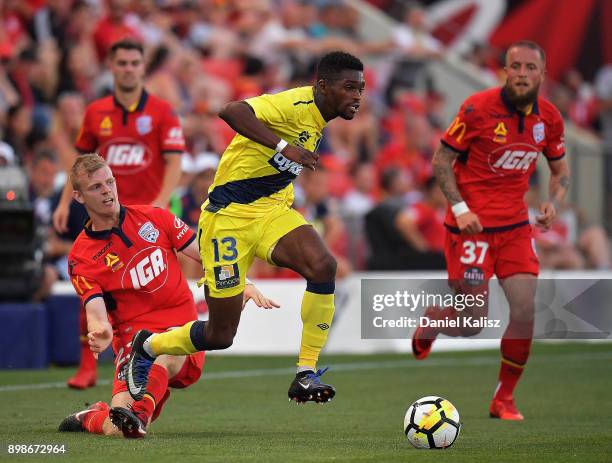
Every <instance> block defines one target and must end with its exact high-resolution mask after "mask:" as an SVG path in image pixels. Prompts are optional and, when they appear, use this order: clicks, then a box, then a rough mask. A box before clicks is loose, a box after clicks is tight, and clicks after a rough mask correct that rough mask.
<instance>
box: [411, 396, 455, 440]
mask: <svg viewBox="0 0 612 463" xmlns="http://www.w3.org/2000/svg"><path fill="white" fill-rule="evenodd" d="M459 431H461V422H460V421H459V412H458V411H457V409H456V408H455V406H454V405H453V404H452V403H450V402H449V401H448V400H446V399H444V398H442V397H437V396H427V397H423V398H421V399H419V400H417V401H416V402H415V403H413V404H412V405H411V406H410V407H408V410H407V411H406V415H405V416H404V433H405V434H406V438H407V439H408V442H410V443H411V444H412V445H413V446H415V447H416V448H418V449H445V448H448V447H450V446H451V445H453V443H454V442H455V441H456V440H457V437H459Z"/></svg>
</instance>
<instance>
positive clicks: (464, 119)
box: [440, 98, 482, 153]
mask: <svg viewBox="0 0 612 463" xmlns="http://www.w3.org/2000/svg"><path fill="white" fill-rule="evenodd" d="M479 112H480V110H479V109H478V108H477V107H476V105H475V104H474V102H473V101H472V100H471V98H468V99H467V100H465V101H464V102H463V104H462V105H461V108H459V112H458V113H457V116H456V117H455V118H454V119H453V121H452V122H451V124H450V125H449V127H448V129H446V132H444V135H443V136H442V139H441V140H440V141H441V142H442V144H444V145H446V146H448V147H450V148H451V149H453V150H454V151H457V152H459V153H467V152H468V150H469V148H470V145H471V144H472V142H473V141H474V139H475V138H476V137H477V136H478V134H479V133H480V128H481V127H482V124H481V123H480V115H479Z"/></svg>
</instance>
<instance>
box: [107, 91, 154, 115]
mask: <svg viewBox="0 0 612 463" xmlns="http://www.w3.org/2000/svg"><path fill="white" fill-rule="evenodd" d="M148 98H149V94H148V93H147V91H146V90H145V89H144V88H143V89H142V93H141V94H140V99H139V100H138V103H137V104H136V107H135V108H134V110H133V111H130V110H129V109H128V108H126V107H125V106H123V105H122V104H121V103H120V102H119V100H118V99H117V97H116V96H115V94H114V93H113V102H114V103H115V106H116V107H119V108H121V109H123V111H125V112H126V113H129V112H141V111H142V110H143V109H144V107H145V104H147V99H148Z"/></svg>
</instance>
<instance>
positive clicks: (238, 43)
mask: <svg viewBox="0 0 612 463" xmlns="http://www.w3.org/2000/svg"><path fill="white" fill-rule="evenodd" d="M371 3H374V4H376V3H377V2H375V1H372V2H371ZM378 3H380V2H378ZM383 3H384V2H383ZM404 3H405V4H404V5H403V6H404V8H403V9H402V12H401V13H400V12H398V11H395V14H396V15H397V17H398V18H400V19H401V21H400V22H398V25H397V26H396V27H395V29H394V30H393V33H392V38H391V39H389V40H384V41H372V40H370V41H367V40H365V39H364V38H363V37H361V35H360V32H359V27H358V26H359V20H360V18H359V14H358V12H357V11H356V10H355V9H353V8H352V7H350V6H349V5H347V4H345V3H343V2H342V1H341V0H311V1H304V0H276V1H273V0H0V139H1V140H2V141H0V166H1V165H18V166H22V167H23V168H24V169H25V170H26V171H27V172H28V175H29V179H30V199H31V201H32V203H33V204H34V207H35V211H36V214H37V217H38V218H39V220H40V222H41V224H42V226H45V227H47V229H48V241H47V245H46V246H45V252H46V255H47V258H48V259H49V260H53V259H58V258H61V256H63V255H65V254H66V253H67V251H68V249H69V246H70V243H69V242H66V241H65V240H62V239H58V237H57V236H55V234H54V233H53V231H52V229H51V227H50V222H51V214H52V212H53V208H54V205H55V204H56V203H57V199H58V191H59V188H61V187H62V186H63V184H64V182H65V181H66V176H65V171H66V169H67V168H68V167H69V166H66V165H65V164H66V162H64V160H66V159H70V157H71V156H70V153H71V152H72V150H73V149H74V148H73V143H74V140H75V138H76V135H77V133H78V131H79V128H80V125H81V121H82V117H83V114H84V109H85V106H86V104H87V103H88V102H90V101H91V100H93V99H95V98H98V97H100V96H102V95H105V94H107V93H108V92H111V91H112V78H111V76H110V73H109V72H108V70H107V68H106V66H105V57H106V54H107V50H108V48H109V46H110V45H111V44H112V43H113V42H115V41H116V40H119V39H121V38H124V37H133V38H137V39H138V40H140V41H142V42H143V43H144V45H145V48H146V59H147V78H146V89H147V91H148V92H150V93H153V94H155V95H157V96H159V97H161V98H163V99H165V100H167V101H168V102H170V103H171V105H172V106H173V107H174V109H175V110H176V112H177V113H178V114H179V116H180V118H181V122H182V126H183V130H184V134H185V137H186V140H187V143H188V150H187V151H188V152H187V153H185V155H184V159H183V171H184V174H183V178H182V180H181V185H180V188H179V189H178V190H177V191H176V193H175V196H174V198H173V200H172V203H171V209H172V211H173V212H174V213H175V214H177V215H179V216H181V217H182V218H183V219H184V220H185V221H186V222H187V223H189V224H191V225H192V226H194V227H197V219H198V216H199V209H200V205H201V203H202V202H203V201H204V200H205V199H206V197H207V190H208V187H209V186H210V184H211V183H212V180H213V177H214V173H215V169H216V167H217V164H218V160H219V156H220V155H221V153H222V152H223V150H224V148H225V146H226V145H227V144H228V143H229V140H230V139H231V137H232V136H233V132H232V130H231V129H230V128H229V127H228V126H227V125H226V124H225V123H224V122H223V121H222V120H221V119H219V118H218V117H217V112H218V111H219V109H220V108H221V107H222V105H223V104H224V103H226V102H228V101H231V100H239V99H244V98H247V97H250V96H255V95H258V94H261V93H274V92H277V91H281V90H284V89H287V88H290V87H295V86H301V85H308V84H311V83H312V78H313V72H314V65H315V63H316V61H317V59H318V58H319V57H320V56H321V55H322V54H323V53H325V52H326V51H330V50H336V49H342V50H345V51H348V52H351V53H353V54H355V55H357V56H359V57H361V58H363V59H364V60H365V61H366V63H368V62H369V61H368V59H369V58H370V57H372V58H373V59H376V57H378V58H379V59H378V61H376V63H377V64H376V66H367V69H366V73H365V74H366V81H367V86H366V92H365V102H364V103H363V104H362V106H361V109H360V112H359V114H358V115H357V117H356V118H355V119H354V120H352V121H344V120H334V121H332V122H331V123H330V124H329V126H328V127H327V128H326V130H325V133H324V138H323V142H322V144H321V146H320V148H319V152H320V154H321V168H319V169H317V170H316V171H314V172H310V171H307V170H305V171H304V172H303V173H302V175H300V177H299V178H298V180H297V181H296V201H295V207H296V208H297V209H299V210H300V211H302V212H303V213H304V215H305V216H306V218H307V219H308V220H310V221H311V222H312V223H313V224H314V226H315V227H316V228H317V229H318V230H319V231H320V233H321V234H322V236H323V237H324V239H325V241H326V242H327V244H328V245H329V246H330V248H331V249H332V250H333V252H334V253H335V255H336V256H337V258H338V261H339V266H338V276H339V277H342V276H345V275H347V274H349V273H350V272H352V271H359V270H365V269H369V270H418V269H443V268H444V262H443V258H442V249H443V237H444V228H443V225H442V221H443V216H444V208H445V199H444V197H443V195H442V194H441V192H440V190H439V188H438V187H437V185H436V182H435V180H434V179H432V172H431V163H430V160H431V156H432V154H433V152H434V150H435V149H436V147H437V145H438V142H439V138H440V135H441V133H442V132H443V131H444V130H445V125H446V120H445V119H444V117H443V114H444V110H445V109H446V107H445V95H444V89H441V88H435V86H434V85H433V84H432V82H431V80H430V79H429V78H428V76H427V66H426V65H427V63H428V62H429V61H430V60H436V59H440V58H441V57H443V56H444V54H445V48H444V46H443V45H442V44H441V43H440V42H439V41H437V40H436V39H435V38H434V37H433V36H431V35H430V34H429V30H428V25H427V21H426V15H425V12H424V10H423V9H422V8H421V7H420V6H419V5H418V4H416V3H410V4H408V3H407V2H404ZM380 57H384V59H380ZM501 58H502V51H501V50H496V49H493V48H492V47H490V46H488V45H487V44H484V43H478V44H474V46H473V48H472V50H471V51H470V52H469V53H467V54H466V55H465V56H464V59H465V62H466V63H471V65H473V66H475V67H476V68H477V69H478V70H479V72H480V73H481V74H482V75H487V76H488V77H489V78H490V80H491V82H492V83H493V84H500V83H502V82H503V72H502V71H503V69H502V66H503V64H502V60H501ZM542 91H543V93H544V95H545V96H546V97H548V98H550V99H551V100H552V102H553V103H554V104H555V105H556V106H557V107H558V108H559V109H560V111H561V113H562V114H563V116H564V117H565V118H566V119H567V120H568V121H571V122H573V123H574V124H576V125H577V126H580V127H582V128H583V129H585V130H588V131H591V132H592V133H594V134H598V136H606V135H605V133H606V132H607V133H609V132H610V130H611V127H610V125H611V124H610V118H611V115H610V114H611V111H612V65H608V66H607V67H604V68H602V69H601V70H600V72H599V73H598V75H597V78H596V80H595V81H594V82H586V81H585V80H584V79H583V78H582V76H581V74H580V73H579V72H578V71H577V70H575V69H571V70H568V71H567V73H566V74H565V76H564V77H563V79H562V81H561V82H547V84H546V87H545V88H544V89H542ZM606 124H607V126H606ZM532 187H533V190H532V191H531V192H530V196H529V197H528V201H529V204H530V206H532V207H534V208H535V209H534V210H537V207H538V198H539V197H540V196H539V195H542V194H543V190H545V189H546V185H541V184H540V182H538V179H537V177H534V179H533V182H532ZM537 243H538V248H539V249H540V250H541V251H540V256H541V259H542V264H543V266H544V267H546V268H556V269H582V268H609V266H610V257H609V256H610V252H609V249H608V236H607V234H606V232H605V231H604V229H603V228H602V227H601V226H600V225H598V224H590V223H586V222H585V221H584V220H583V219H582V216H581V214H580V211H578V210H576V209H574V208H573V207H572V206H571V205H567V206H565V208H564V209H563V210H562V211H560V220H559V221H558V222H557V224H556V225H555V227H554V228H553V230H551V231H549V232H547V233H538V235H537ZM185 271H186V272H187V274H188V276H190V277H196V276H198V274H199V272H200V271H201V270H200V269H199V268H196V267H195V266H189V265H188V264H185ZM60 273H62V272H60ZM252 276H253V277H256V278H257V277H259V278H262V277H289V276H291V275H290V274H289V273H288V272H286V271H284V270H278V269H275V268H272V267H269V266H268V265H267V264H264V263H258V264H257V265H256V266H254V268H253V275H252Z"/></svg>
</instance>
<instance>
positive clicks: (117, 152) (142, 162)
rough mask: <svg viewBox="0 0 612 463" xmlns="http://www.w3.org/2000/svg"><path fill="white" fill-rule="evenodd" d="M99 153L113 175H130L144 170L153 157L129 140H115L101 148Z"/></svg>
mask: <svg viewBox="0 0 612 463" xmlns="http://www.w3.org/2000/svg"><path fill="white" fill-rule="evenodd" d="M100 152H101V153H103V156H104V157H105V158H106V162H107V163H108V165H109V167H110V168H111V170H112V171H113V172H114V173H115V174H120V175H130V174H135V173H136V172H140V171H142V170H144V169H146V168H147V167H148V166H149V164H151V162H152V160H153V157H152V155H151V151H150V150H149V148H148V147H147V146H146V145H144V144H142V143H140V142H138V141H136V140H133V139H131V138H115V139H113V141H112V142H109V143H107V144H105V145H103V146H102V148H101V149H100Z"/></svg>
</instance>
